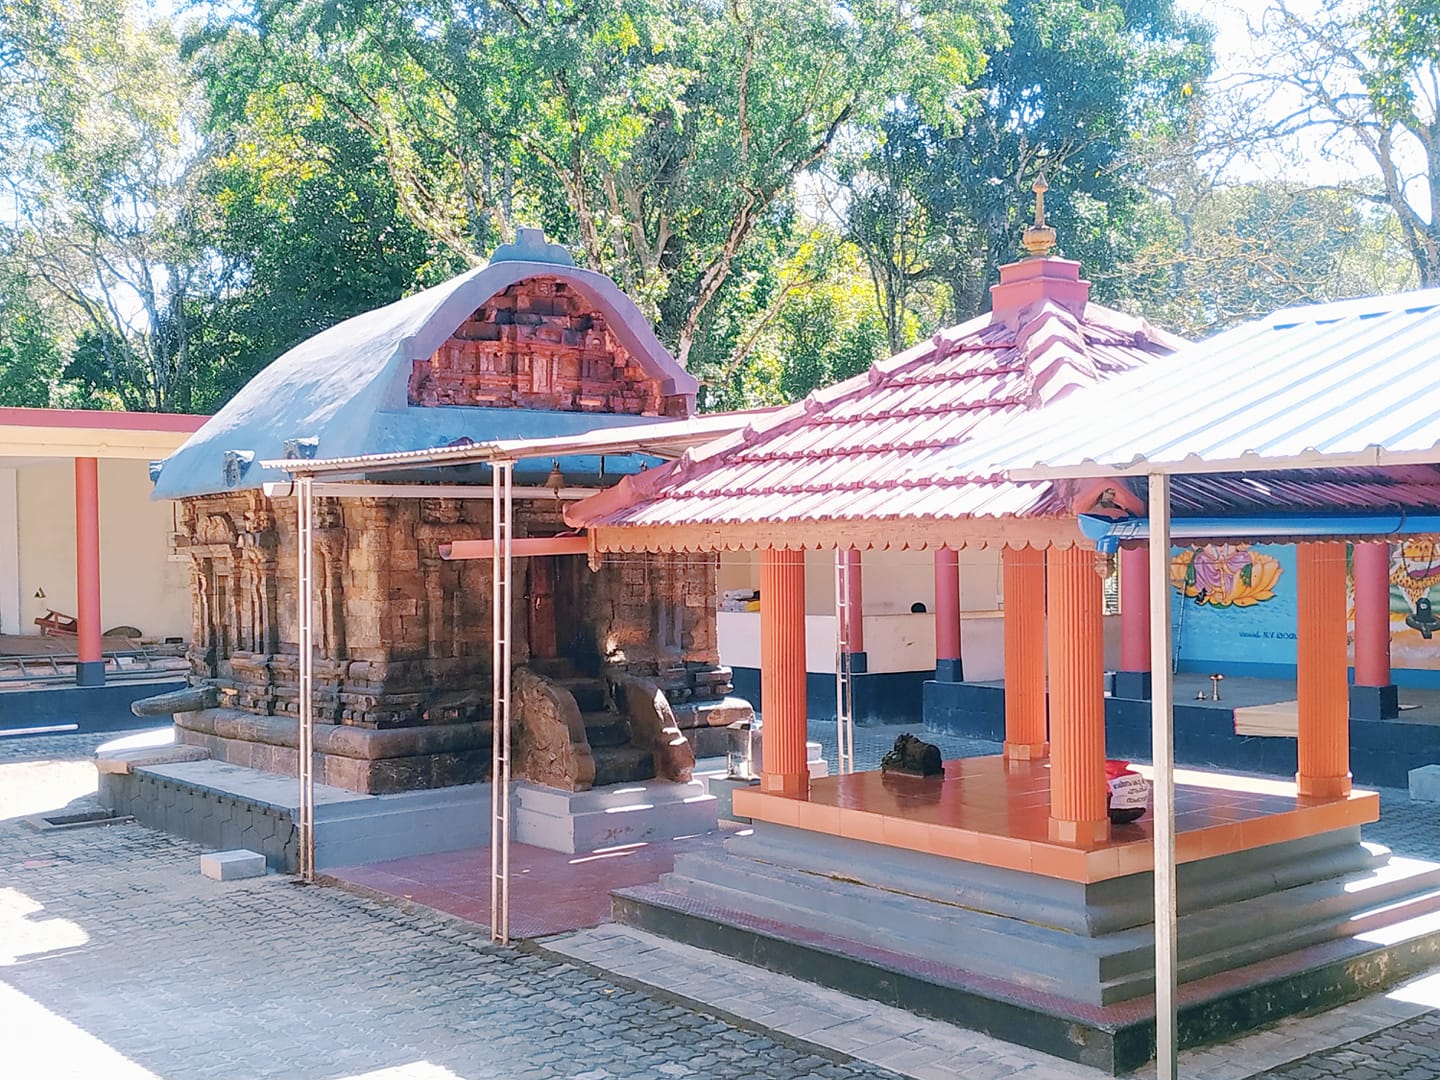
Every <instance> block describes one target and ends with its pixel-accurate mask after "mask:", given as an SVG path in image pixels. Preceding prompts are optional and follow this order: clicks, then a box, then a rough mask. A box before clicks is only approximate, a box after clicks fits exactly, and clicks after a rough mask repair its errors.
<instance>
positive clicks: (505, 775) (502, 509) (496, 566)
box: [490, 462, 514, 945]
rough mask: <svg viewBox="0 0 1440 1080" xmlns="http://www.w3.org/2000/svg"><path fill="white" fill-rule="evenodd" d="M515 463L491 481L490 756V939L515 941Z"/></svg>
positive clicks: (496, 469)
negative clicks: (512, 678) (512, 923)
mask: <svg viewBox="0 0 1440 1080" xmlns="http://www.w3.org/2000/svg"><path fill="white" fill-rule="evenodd" d="M511 480H512V474H511V465H510V463H509V462H503V463H500V462H497V463H496V464H495V465H493V466H492V471H491V480H490V521H491V532H490V535H491V538H492V539H493V540H494V550H493V551H492V553H491V561H490V566H491V588H490V630H491V636H490V640H491V651H490V659H491V676H490V683H491V727H492V735H491V758H490V762H491V763H490V800H491V802H490V940H491V941H495V942H498V943H500V944H502V945H504V944H508V943H509V941H510V656H511V648H510V631H511V625H512V622H511V616H512V607H513V604H514V597H513V593H512V591H511V588H510V574H511V568H512V550H511V525H512V524H513V522H514V502H513V497H512V493H511Z"/></svg>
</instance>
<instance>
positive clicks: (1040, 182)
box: [1020, 172, 1055, 259]
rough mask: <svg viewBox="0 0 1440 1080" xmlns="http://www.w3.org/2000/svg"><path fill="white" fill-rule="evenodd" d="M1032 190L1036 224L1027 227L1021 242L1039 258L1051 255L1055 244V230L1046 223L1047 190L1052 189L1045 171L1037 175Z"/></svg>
mask: <svg viewBox="0 0 1440 1080" xmlns="http://www.w3.org/2000/svg"><path fill="white" fill-rule="evenodd" d="M1030 190H1031V191H1033V192H1035V224H1034V225H1029V226H1027V227H1026V229H1025V235H1024V237H1023V238H1022V239H1021V241H1020V243H1021V244H1022V245H1023V246H1024V248H1025V250H1026V251H1028V252H1029V253H1030V254H1031V255H1032V256H1034V257H1035V258H1037V259H1038V258H1044V257H1045V256H1046V255H1049V254H1050V249H1051V248H1053V247H1054V246H1055V230H1054V229H1052V228H1051V227H1050V226H1049V225H1046V224H1045V192H1047V191H1049V190H1050V185H1049V184H1047V183H1046V182H1045V174H1044V173H1043V172H1042V173H1041V174H1040V175H1039V176H1038V177H1036V179H1035V183H1034V184H1032V185H1031V187H1030Z"/></svg>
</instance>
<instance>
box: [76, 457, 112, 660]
mask: <svg viewBox="0 0 1440 1080" xmlns="http://www.w3.org/2000/svg"><path fill="white" fill-rule="evenodd" d="M75 594H76V599H75V621H76V623H77V629H78V631H79V635H78V640H77V642H76V652H77V654H78V655H79V661H80V662H79V663H78V664H76V666H75V682H76V683H77V684H78V685H80V686H102V685H104V683H105V661H104V660H103V659H101V654H100V463H99V462H98V461H96V460H95V459H94V458H76V459H75Z"/></svg>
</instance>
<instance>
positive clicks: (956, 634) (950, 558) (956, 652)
mask: <svg viewBox="0 0 1440 1080" xmlns="http://www.w3.org/2000/svg"><path fill="white" fill-rule="evenodd" d="M935 678H936V679H938V680H940V681H941V682H964V681H965V667H964V665H963V664H962V663H961V661H960V553H959V552H958V551H955V550H954V549H953V548H939V549H938V550H936V552H935Z"/></svg>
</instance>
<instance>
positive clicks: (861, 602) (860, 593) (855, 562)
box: [840, 548, 865, 671]
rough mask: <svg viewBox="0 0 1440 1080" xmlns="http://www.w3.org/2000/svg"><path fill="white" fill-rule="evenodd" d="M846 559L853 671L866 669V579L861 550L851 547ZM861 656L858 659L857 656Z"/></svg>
mask: <svg viewBox="0 0 1440 1080" xmlns="http://www.w3.org/2000/svg"><path fill="white" fill-rule="evenodd" d="M840 557H841V558H842V559H844V560H845V610H846V612H847V613H848V618H847V620H846V623H845V631H846V633H845V640H846V642H847V643H848V644H849V646H850V648H849V652H850V656H851V667H850V670H851V671H864V670H865V660H864V655H865V598H864V592H865V590H864V579H863V577H862V576H861V572H860V552H859V551H858V550H856V549H855V548H849V549H848V550H846V551H845V552H844V553H843V554H842V555H841V556H840ZM857 656H858V657H860V660H859V661H858V663H857V661H856V660H855V659H854V658H855V657H857Z"/></svg>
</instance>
